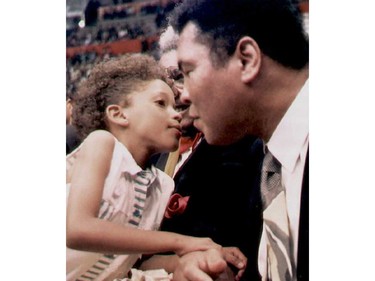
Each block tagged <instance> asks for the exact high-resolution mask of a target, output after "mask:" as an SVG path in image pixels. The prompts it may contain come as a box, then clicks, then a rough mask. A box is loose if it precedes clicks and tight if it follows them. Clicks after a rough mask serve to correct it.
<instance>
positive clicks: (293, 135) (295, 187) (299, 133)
mask: <svg viewBox="0 0 375 281" xmlns="http://www.w3.org/2000/svg"><path fill="white" fill-rule="evenodd" d="M308 144H309V82H308V80H307V81H306V83H305V85H304V86H303V87H302V89H301V91H300V92H299V93H298V95H297V97H296V98H295V100H294V101H293V103H292V104H291V106H290V107H289V109H288V111H287V112H286V113H285V115H284V117H283V119H282V120H281V121H280V123H279V125H278V126H277V128H276V130H275V131H274V133H273V134H272V136H271V139H270V140H269V142H268V143H267V144H265V145H266V146H267V147H268V149H269V151H270V152H271V153H272V155H273V156H274V157H275V158H276V159H277V160H278V161H279V162H280V163H281V166H282V167H281V175H282V176H281V177H282V179H281V181H282V185H283V186H284V187H285V192H286V201H287V202H286V204H287V212H288V218H289V232H290V235H291V238H292V241H293V243H292V253H293V259H294V263H295V265H296V266H297V250H298V228H299V216H300V203H301V189H302V180H303V172H304V167H305V161H306V154H307V149H308ZM266 245H267V235H266V234H265V232H264V228H263V233H262V238H261V242H260V246H259V259H258V261H259V272H260V274H261V275H262V280H266V278H267V251H266ZM295 278H296V272H294V280H296V279H295Z"/></svg>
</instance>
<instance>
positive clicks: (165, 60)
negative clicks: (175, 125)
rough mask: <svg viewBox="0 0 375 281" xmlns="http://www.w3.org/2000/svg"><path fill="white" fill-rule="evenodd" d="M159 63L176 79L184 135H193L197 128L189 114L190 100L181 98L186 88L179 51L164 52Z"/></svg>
mask: <svg viewBox="0 0 375 281" xmlns="http://www.w3.org/2000/svg"><path fill="white" fill-rule="evenodd" d="M159 64H160V65H161V66H162V67H164V68H165V69H166V70H168V73H169V74H170V75H171V76H172V77H171V78H173V80H174V87H175V101H176V110H177V111H179V112H180V114H181V116H182V120H181V126H182V134H183V135H184V136H193V135H195V133H196V132H197V130H196V128H194V126H193V118H191V117H190V116H189V106H190V102H184V101H182V100H181V94H182V91H183V89H184V87H183V85H184V84H183V83H184V81H183V80H184V79H183V75H182V73H181V72H180V70H179V69H178V64H177V51H176V50H170V51H169V52H166V53H164V54H163V55H162V56H161V58H160V60H159Z"/></svg>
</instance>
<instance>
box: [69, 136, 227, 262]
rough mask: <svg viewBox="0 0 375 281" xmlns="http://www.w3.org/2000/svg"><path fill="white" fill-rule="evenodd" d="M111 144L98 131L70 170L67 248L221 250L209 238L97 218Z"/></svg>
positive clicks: (123, 251)
mask: <svg viewBox="0 0 375 281" xmlns="http://www.w3.org/2000/svg"><path fill="white" fill-rule="evenodd" d="M114 144H115V143H114V138H113V136H112V135H111V134H110V133H108V132H106V131H97V132H94V133H92V134H90V135H89V136H88V138H87V139H86V140H85V143H84V144H83V145H82V148H81V150H80V152H79V155H78V157H77V159H76V162H75V164H74V167H73V171H72V178H71V179H72V180H71V188H70V193H69V198H68V205H67V226H66V230H67V233H66V236H67V246H68V247H69V248H73V249H77V250H85V251H93V252H104V253H114V254H129V253H144V254H148V253H157V252H168V251H173V252H175V253H176V254H177V255H183V254H186V253H188V252H191V251H196V250H206V249H210V248H216V249H221V247H220V246H219V245H218V244H216V243H214V242H213V241H212V240H211V239H209V238H194V237H190V236H184V235H180V234H176V233H171V232H162V231H148V230H140V229H135V228H131V227H126V226H123V225H119V224H116V223H113V222H110V221H105V220H101V219H99V218H97V216H98V212H99V207H100V202H101V199H102V193H103V188H104V182H105V178H106V177H107V174H108V172H109V168H110V164H111V159H112V154H113V149H114Z"/></svg>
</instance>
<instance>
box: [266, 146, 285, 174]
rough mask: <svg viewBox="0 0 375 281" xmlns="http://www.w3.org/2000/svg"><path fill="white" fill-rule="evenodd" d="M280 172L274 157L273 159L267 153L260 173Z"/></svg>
mask: <svg viewBox="0 0 375 281" xmlns="http://www.w3.org/2000/svg"><path fill="white" fill-rule="evenodd" d="M280 170H281V165H280V162H279V161H277V159H276V158H275V157H273V155H272V153H271V152H269V151H267V153H266V155H265V156H264V160H263V168H262V171H263V172H273V173H280Z"/></svg>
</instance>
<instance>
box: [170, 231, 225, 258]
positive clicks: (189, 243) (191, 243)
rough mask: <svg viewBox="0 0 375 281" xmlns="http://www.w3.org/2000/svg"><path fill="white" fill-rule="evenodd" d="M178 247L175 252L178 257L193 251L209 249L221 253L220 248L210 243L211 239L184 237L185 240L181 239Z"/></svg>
mask: <svg viewBox="0 0 375 281" xmlns="http://www.w3.org/2000/svg"><path fill="white" fill-rule="evenodd" d="M179 244H181V245H180V247H177V248H178V249H177V250H176V251H175V252H176V254H177V255H178V256H183V255H185V254H187V253H190V252H195V251H206V250H209V249H216V250H219V251H221V250H222V247H221V246H220V245H219V244H217V243H215V242H214V241H212V239H211V238H197V237H190V236H185V239H182V241H181V243H179Z"/></svg>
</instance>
